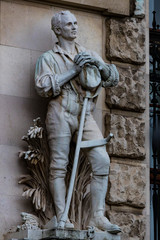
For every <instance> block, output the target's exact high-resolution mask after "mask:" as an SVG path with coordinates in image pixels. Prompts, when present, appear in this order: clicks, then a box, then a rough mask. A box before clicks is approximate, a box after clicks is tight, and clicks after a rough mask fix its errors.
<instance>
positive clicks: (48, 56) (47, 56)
mask: <svg viewBox="0 0 160 240" xmlns="http://www.w3.org/2000/svg"><path fill="white" fill-rule="evenodd" d="M55 58H56V53H54V51H53V50H52V49H51V50H49V51H47V52H44V53H43V54H42V55H41V56H40V57H39V58H38V61H40V62H43V61H45V62H50V61H54V59H55Z"/></svg>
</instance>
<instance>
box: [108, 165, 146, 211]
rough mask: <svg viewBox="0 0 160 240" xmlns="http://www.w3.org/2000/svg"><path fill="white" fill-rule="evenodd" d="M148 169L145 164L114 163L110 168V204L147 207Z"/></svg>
mask: <svg viewBox="0 0 160 240" xmlns="http://www.w3.org/2000/svg"><path fill="white" fill-rule="evenodd" d="M145 171H146V168H145V165H144V164H141V165H139V164H138V165H131V164H124V163H116V162H112V163H111V167H110V175H109V179H110V191H109V196H108V202H109V203H110V204H116V205H117V204H126V205H131V206H134V207H138V208H144V207H145V186H146V174H145Z"/></svg>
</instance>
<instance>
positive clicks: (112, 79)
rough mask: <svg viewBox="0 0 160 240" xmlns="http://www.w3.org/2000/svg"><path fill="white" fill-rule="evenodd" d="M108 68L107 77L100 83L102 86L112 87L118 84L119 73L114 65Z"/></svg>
mask: <svg viewBox="0 0 160 240" xmlns="http://www.w3.org/2000/svg"><path fill="white" fill-rule="evenodd" d="M108 66H109V77H108V78H107V79H106V80H103V81H102V86H103V87H105V88H107V87H114V86H116V85H117V84H118V82H119V73H118V71H117V68H116V66H115V65H114V64H110V65H108Z"/></svg>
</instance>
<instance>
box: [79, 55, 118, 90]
mask: <svg viewBox="0 0 160 240" xmlns="http://www.w3.org/2000/svg"><path fill="white" fill-rule="evenodd" d="M77 56H78V55H77ZM81 58H85V59H88V62H89V63H90V64H93V65H95V66H97V68H98V69H99V71H100V73H101V77H102V86H103V87H113V86H116V85H117V84H118V82H119V73H118V71H117V68H116V66H115V65H114V64H107V63H105V62H104V61H103V59H102V58H101V57H100V56H99V55H98V54H97V53H96V52H93V51H91V52H90V51H89V52H84V53H80V54H79V56H78V57H77V58H76V59H75V61H76V63H78V62H79V61H80V60H81Z"/></svg>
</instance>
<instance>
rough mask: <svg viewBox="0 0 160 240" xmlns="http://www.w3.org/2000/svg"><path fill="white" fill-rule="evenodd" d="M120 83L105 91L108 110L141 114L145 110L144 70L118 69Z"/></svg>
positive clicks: (133, 68) (134, 68) (132, 68)
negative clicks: (116, 109) (115, 109)
mask: <svg viewBox="0 0 160 240" xmlns="http://www.w3.org/2000/svg"><path fill="white" fill-rule="evenodd" d="M118 71H119V76H120V81H119V83H118V85H117V86H116V87H114V88H107V89H106V103H107V105H108V106H109V107H110V108H118V109H123V110H130V111H137V112H143V111H144V110H145V81H144V77H145V76H144V68H139V67H138V68H136V67H130V66H129V67H128V66H127V67H118Z"/></svg>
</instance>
